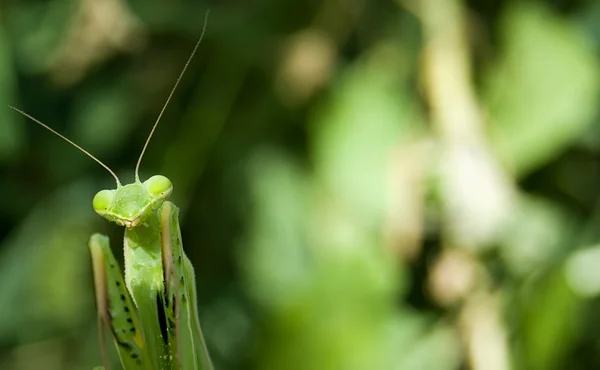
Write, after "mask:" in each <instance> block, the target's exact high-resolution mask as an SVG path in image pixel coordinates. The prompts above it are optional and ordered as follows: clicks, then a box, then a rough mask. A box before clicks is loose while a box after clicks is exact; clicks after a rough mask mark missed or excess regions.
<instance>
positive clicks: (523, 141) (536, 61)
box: [484, 2, 600, 176]
mask: <svg viewBox="0 0 600 370" xmlns="http://www.w3.org/2000/svg"><path fill="white" fill-rule="evenodd" d="M502 36H503V40H504V54H503V55H502V57H501V58H500V61H499V63H497V65H495V67H494V68H493V69H492V70H491V71H490V72H489V74H488V75H487V76H486V82H487V83H486V86H485V94H484V95H485V101H486V105H487V107H488V109H489V114H490V116H491V123H492V125H491V139H492V143H493V145H494V147H495V149H496V150H497V153H498V155H499V157H500V159H501V160H502V161H503V162H504V163H505V164H506V165H508V166H509V168H510V169H511V170H513V171H514V172H515V173H516V174H517V175H518V176H523V175H526V174H527V173H529V172H531V171H532V170H535V169H536V168H538V167H540V166H542V165H544V164H545V163H546V162H547V161H549V160H551V159H552V158H554V157H556V156H557V155H558V154H559V153H561V152H562V151H564V150H565V148H566V147H567V146H569V145H570V144H572V143H573V141H574V140H576V139H577V138H578V137H579V136H580V135H582V133H583V132H584V131H585V130H586V128H587V127H588V125H589V124H590V123H591V122H592V119H593V118H594V115H595V114H596V112H597V108H596V107H597V100H598V87H599V84H598V83H599V77H600V75H599V68H598V62H597V60H596V56H595V54H594V50H593V49H592V48H591V46H590V45H589V43H588V42H587V40H586V39H585V38H584V37H583V34H582V33H581V32H579V31H578V30H577V29H576V27H575V26H574V25H573V24H571V23H569V22H567V21H565V20H563V19H561V18H559V17H558V16H556V15H554V14H552V13H551V12H550V11H549V10H548V9H546V8H545V7H544V6H543V5H542V4H540V3H534V2H526V3H523V2H514V3H511V6H510V7H509V9H508V11H507V13H506V14H505V16H504V19H503V22H502Z"/></svg>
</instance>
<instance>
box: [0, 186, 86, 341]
mask: <svg viewBox="0 0 600 370" xmlns="http://www.w3.org/2000/svg"><path fill="white" fill-rule="evenodd" d="M91 194H92V189H91V184H90V183H89V182H82V183H76V184H74V185H73V186H72V187H67V188H65V189H63V190H62V191H60V192H59V193H58V194H56V195H55V196H54V197H52V198H51V199H49V200H47V201H45V202H42V203H40V205H39V207H38V208H36V209H35V210H34V211H33V212H32V214H31V215H30V216H29V217H28V219H27V220H26V221H25V223H24V224H23V225H22V226H21V227H20V228H19V229H17V230H16V231H15V233H14V234H13V235H12V237H11V238H9V239H7V240H6V241H5V242H4V243H3V245H2V249H1V250H2V256H1V258H0V281H2V282H3V283H2V289H1V290H0V312H2V313H3V314H2V315H0V341H8V340H10V339H11V338H19V339H20V340H21V341H24V342H28V341H32V340H40V339H41V338H44V337H45V336H47V335H49V333H51V332H55V331H57V330H67V329H72V328H74V327H76V326H78V325H81V322H82V320H83V319H87V318H89V317H90V316H92V315H93V298H92V297H93V293H92V289H93V288H92V287H93V284H92V280H91V275H89V276H88V272H89V270H90V261H89V255H88V251H87V248H86V245H87V239H88V237H89V230H90V226H91V225H93V223H94V220H96V218H97V215H95V214H94V213H93V212H92V210H91V207H89V202H90V201H89V199H88V197H90V196H91ZM92 217H93V218H92Z"/></svg>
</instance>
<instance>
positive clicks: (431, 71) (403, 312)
mask: <svg viewBox="0 0 600 370" xmlns="http://www.w3.org/2000/svg"><path fill="white" fill-rule="evenodd" d="M492 3H493V4H492ZM208 8H210V10H211V13H210V17H209V24H208V28H207V35H206V38H205V40H204V42H203V43H202V45H201V46H200V49H199V53H198V55H197V58H196V59H195V60H194V61H193V63H192V64H191V65H190V69H189V71H188V74H187V75H186V76H185V78H184V79H183V80H182V82H181V85H180V88H179V90H178V91H177V92H176V94H175V95H174V98H173V100H172V102H171V105H170V106H169V108H168V109H167V111H166V113H165V115H164V117H163V119H162V122H161V125H159V127H158V130H157V132H156V135H155V137H154V139H153V141H152V142H151V143H150V146H149V148H148V151H147V153H146V157H145V159H144V161H143V162H142V166H141V172H140V176H141V178H142V180H145V179H147V177H148V174H154V173H161V174H163V175H165V176H167V177H168V178H169V179H171V180H172V182H173V187H174V190H173V195H172V197H171V199H172V200H173V202H174V203H175V204H177V205H178V206H179V207H180V209H181V222H182V223H181V226H182V235H183V242H184V246H185V250H186V253H187V254H188V256H189V257H190V259H191V261H192V263H193V265H194V267H195V271H196V279H197V285H198V299H199V313H200V319H201V323H202V327H203V331H204V335H205V338H206V340H207V344H208V347H209V351H210V353H211V357H212V359H213V361H214V364H215V368H217V369H292V370H293V369H308V370H311V369H314V370H322V369H326V370H327V369H349V370H352V369H375V370H376V369H381V370H387V369H398V370H415V369H423V370H428V369H431V370H457V369H460V368H469V369H476V370H480V369H483V370H508V369H515V370H521V369H522V370H530V369H534V370H535V369H540V370H541V369H544V370H546V369H557V370H558V369H566V368H568V369H590V368H598V367H600V357H599V356H598V354H597V348H596V347H597V343H598V340H599V339H600V338H599V337H598V334H597V333H598V332H599V329H600V328H599V327H598V325H599V324H598V323H600V307H598V303H597V302H596V301H597V299H596V298H597V297H598V295H599V294H600V277H599V276H598V273H597V270H598V269H597V268H596V266H597V263H596V262H597V261H599V260H600V255H599V254H598V245H599V240H600V232H598V230H600V229H599V228H598V225H599V223H600V207H598V204H600V203H598V201H599V199H600V192H599V191H598V189H600V173H599V171H598V168H600V167H599V165H600V145H598V144H599V143H600V141H599V140H598V137H600V136H599V135H600V122H599V121H598V117H599V114H598V113H599V110H598V106H599V105H598V104H597V101H598V92H599V87H600V75H599V72H598V71H600V61H599V60H598V57H597V55H599V53H598V52H599V48H600V37H599V36H598V35H600V32H599V31H598V30H599V28H598V24H600V11H599V9H600V7H599V6H598V4H597V3H596V2H594V1H591V0H583V1H569V0H567V1H561V2H542V1H528V2H519V1H512V2H508V1H497V2H473V1H471V2H468V5H467V2H466V1H460V0H420V1H398V2H389V3H385V2H374V1H349V2H346V3H344V6H342V5H341V3H340V4H338V3H336V2H330V1H325V2H302V1H287V2H281V1H275V0H271V1H263V2H252V4H250V2H248V3H245V2H235V3H234V2H220V3H219V4H218V5H216V6H209V4H207V3H204V2H197V1H191V0H189V1H179V2H148V1H129V2H125V1H118V0H115V1H89V0H82V1H47V2H40V1H9V2H4V3H2V5H0V12H1V14H2V16H3V21H4V22H3V27H2V28H0V80H1V81H2V84H1V85H0V101H2V102H4V103H5V104H4V105H5V107H6V108H5V109H2V108H0V172H1V178H2V181H0V192H1V193H2V194H3V199H2V202H1V207H0V219H1V220H2V222H1V223H0V236H1V239H0V282H1V283H0V369H11V370H29V369H39V368H44V369H57V370H65V369H91V368H93V367H94V366H98V365H99V364H100V363H101V357H100V349H99V346H98V339H97V327H96V317H95V308H94V296H93V281H92V272H91V262H90V257H89V253H88V249H87V247H86V243H87V240H88V238H89V236H90V235H91V234H92V233H94V232H101V233H106V234H109V235H110V237H111V239H112V240H120V239H121V238H122V230H121V228H119V227H116V226H114V225H112V226H111V225H107V224H106V223H105V222H103V221H104V220H102V219H101V218H100V217H98V216H97V215H96V214H95V212H94V211H93V208H92V198H93V195H94V194H95V193H96V192H97V191H98V190H100V189H104V188H108V187H110V186H111V185H112V178H111V177H110V175H109V174H108V173H107V172H106V171H104V170H103V169H102V168H101V167H100V166H98V165H97V164H95V163H94V162H93V161H91V160H89V158H87V157H85V156H84V155H82V154H81V153H78V152H77V151H76V150H75V149H74V148H72V147H70V146H69V145H67V144H66V143H64V142H63V141H61V140H59V139H58V138H56V137H54V136H53V135H51V134H50V133H49V132H47V131H45V130H43V129H42V128H40V127H38V126H36V125H35V124H34V123H32V122H28V121H27V120H25V119H24V118H23V117H21V116H19V115H18V114H16V113H15V112H14V111H12V110H10V109H9V108H8V105H14V106H16V107H18V108H22V109H23V110H25V111H26V112H28V113H30V114H32V115H33V116H34V117H36V118H38V119H40V120H41V121H42V122H44V123H47V124H49V125H50V126H51V127H53V128H55V129H57V130H58V131H59V132H61V133H64V134H65V135H66V136H68V137H69V138H72V139H73V140H74V141H76V142H77V143H78V144H81V145H82V146H83V147H85V148H86V149H89V151H90V152H92V153H93V154H94V155H96V156H98V157H99V158H100V159H101V160H102V161H104V162H105V163H106V164H107V165H109V166H110V167H111V168H113V169H114V170H115V172H116V173H117V174H118V175H119V176H120V177H121V178H122V179H123V181H124V182H130V181H131V180H132V174H133V168H134V166H135V162H136V160H137V157H138V155H139V152H140V150H141V147H142V145H143V143H144V140H145V138H146V136H147V134H148V133H149V130H150V128H151V125H152V123H153V122H154V120H155V119H156V116H157V115H158V113H159V111H160V108H161V106H162V104H163V103H164V102H165V99H166V97H167V95H168V92H169V90H170V89H171V87H172V86H173V84H174V82H175V79H176V77H177V75H178V74H179V72H180V71H181V68H182V67H183V63H184V62H185V60H186V58H187V57H188V56H189V53H190V52H191V50H192V47H193V44H194V42H195V41H196V40H197V37H198V36H199V35H200V32H201V29H202V25H203V24H202V23H203V20H204V14H205V11H206V10H207V9H208ZM92 15H93V16H92ZM115 244H117V243H115ZM113 247H117V248H118V246H113ZM117 248H115V249H114V250H113V252H114V255H115V256H116V258H118V259H119V258H122V257H121V256H122V250H121V249H120V248H118V249H117ZM599 263H600V262H599ZM111 356H112V357H113V358H116V357H115V353H111Z"/></svg>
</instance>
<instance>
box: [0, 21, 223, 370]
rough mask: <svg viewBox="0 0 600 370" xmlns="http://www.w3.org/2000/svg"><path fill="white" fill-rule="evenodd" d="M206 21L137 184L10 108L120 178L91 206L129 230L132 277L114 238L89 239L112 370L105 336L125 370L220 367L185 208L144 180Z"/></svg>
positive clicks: (165, 187) (166, 188)
mask: <svg viewBox="0 0 600 370" xmlns="http://www.w3.org/2000/svg"><path fill="white" fill-rule="evenodd" d="M206 17H208V13H207V14H206ZM206 19H207V18H205V22H204V28H203V30H202V34H201V36H200V38H199V40H198V41H197V43H196V45H195V46H194V49H193V51H192V53H191V55H190V56H189V58H188V60H187V62H186V64H185V66H184V67H183V70H182V71H181V73H180V75H179V77H178V78H177V81H176V82H175V85H174V87H173V88H172V90H171V92H170V94H169V96H168V98H167V100H166V102H165V104H164V106H163V107H162V110H161V111H160V113H159V115H158V118H157V119H156V122H155V123H154V126H153V127H152V130H151V131H150V134H149V135H148V138H147V140H146V142H145V144H144V147H143V149H142V151H141V153H140V156H139V158H138V161H137V164H136V167H135V181H134V182H133V183H131V184H126V185H122V184H121V181H120V180H119V178H118V177H117V175H116V174H115V173H114V172H113V171H112V170H111V169H110V168H109V167H108V166H107V165H105V164H104V163H102V162H101V161H100V160H99V159H97V158H96V157H94V156H93V155H92V154H90V153H89V152H87V151H86V150H85V149H83V148H82V147H80V146H79V145H77V144H76V143H74V142H73V141H71V140H69V139H68V138H66V137H65V136H63V135H62V134H60V133H58V132H57V131H55V130H54V129H52V128H51V127H49V126H47V125H46V124H44V123H42V122H41V121H39V120H37V119H36V118H34V117H32V116H31V115H29V114H27V113H25V112H24V111H22V110H20V109H18V108H15V107H12V106H11V107H10V108H12V109H14V110H15V111H17V112H19V113H20V114H22V115H24V116H25V117H27V118H29V119H30V120H32V121H34V122H36V123H38V124H39V125H41V126H42V127H44V128H46V129H47V130H49V131H50V132H52V133H54V134H55V135H57V136H58V137H60V138H62V139H63V140H65V141H67V142H68V143H69V144H71V145H73V146H74V147H76V148H77V149H79V150H80V151H81V152H83V153H84V154H86V155H87V156H89V157H90V158H91V159H93V160H94V161H96V162H97V163H99V164H100V165H101V166H102V167H104V168H105V169H107V170H108V172H110V174H111V175H112V176H113V177H114V178H115V180H116V189H110V190H101V191H99V192H98V193H97V194H96V195H95V196H94V198H93V201H92V205H93V208H94V210H95V211H96V212H97V213H98V214H99V215H100V216H102V217H104V218H105V219H107V220H108V221H111V222H114V223H116V224H117V225H119V226H123V227H125V237H124V255H125V258H124V260H125V276H124V277H123V275H122V274H121V269H120V267H119V265H118V263H117V261H116V259H115V257H114V255H113V254H112V252H111V249H110V245H109V240H108V237H107V236H104V235H101V234H94V235H92V236H91V238H90V241H89V249H90V253H91V256H92V267H93V275H94V286H95V290H96V306H97V313H98V314H97V317H98V329H99V337H100V343H101V347H102V351H101V352H102V358H103V362H104V366H105V368H106V369H108V368H109V361H108V354H107V351H106V348H105V339H104V333H105V331H109V332H110V334H111V335H112V338H113V341H114V343H115V347H116V351H117V354H118V356H119V359H120V361H121V365H122V366H123V368H124V369H125V370H130V369H144V370H167V369H169V370H188V369H189V370H207V369H213V366H212V363H211V360H210V356H209V353H208V350H207V348H206V345H205V341H204V338H203V335H202V331H201V329H200V321H199V317H198V310H197V299H196V285H195V284H196V283H195V277H194V268H193V266H192V264H191V262H190V260H189V259H188V257H187V256H186V255H185V253H184V251H183V245H182V239H181V231H180V228H179V209H178V208H177V207H176V206H175V205H174V204H173V203H171V202H169V201H168V200H167V198H168V197H169V195H170V194H171V192H172V191H173V184H172V183H171V181H170V180H169V179H168V178H166V177H165V176H162V175H155V176H152V177H150V178H149V179H148V180H146V181H144V182H142V181H141V180H140V177H139V168H140V164H141V162H142V158H143V156H144V153H145V151H146V149H147V147H148V144H149V143H150V140H151V138H152V135H153V134H154V132H155V130H156V127H157V126H158V123H159V122H160V119H161V117H162V115H163V113H164V111H165V109H166V108H167V106H168V104H169V101H170V100H171V98H172V96H173V94H174V92H175V90H176V89H177V86H178V84H179V82H180V81H181V79H182V78H183V75H184V74H185V71H186V69H187V68H188V66H189V64H190V62H191V60H192V58H193V57H194V55H195V53H196V51H197V49H198V46H199V45H200V42H201V41H202V38H203V36H204V32H205V30H206Z"/></svg>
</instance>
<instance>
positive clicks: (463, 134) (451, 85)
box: [419, 0, 482, 142]
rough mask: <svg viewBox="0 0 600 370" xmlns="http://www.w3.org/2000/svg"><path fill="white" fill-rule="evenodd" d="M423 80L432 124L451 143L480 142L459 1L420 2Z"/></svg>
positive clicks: (424, 0)
mask: <svg viewBox="0 0 600 370" xmlns="http://www.w3.org/2000/svg"><path fill="white" fill-rule="evenodd" d="M420 4H421V7H420V9H419V11H420V16H421V20H422V22H423V33H424V35H425V40H426V42H425V50H424V56H423V74H424V76H423V79H424V81H423V82H424V85H425V91H426V94H427V96H428V101H429V103H430V104H431V114H432V121H433V122H434V124H435V125H436V128H437V129H438V131H439V134H440V135H441V136H442V137H443V138H445V139H447V140H450V141H455V140H457V139H460V141H464V140H466V141H468V142H470V141H473V140H474V141H476V142H477V141H479V139H480V138H481V126H482V123H481V121H482V119H481V114H480V111H479V107H478V104H477V99H476V98H475V93H474V91H473V87H472V84H471V70H470V65H469V55H468V54H469V53H468V49H467V44H468V43H467V40H466V34H465V29H464V28H465V27H464V24H465V17H464V12H463V9H462V4H461V3H460V1H459V0H422V1H421V2H420Z"/></svg>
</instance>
